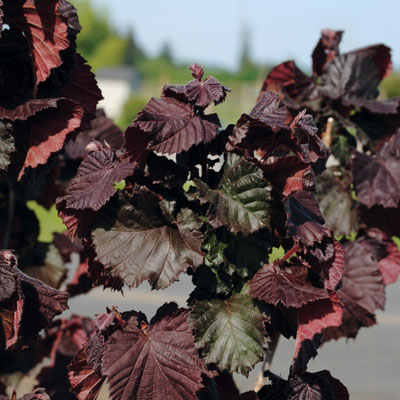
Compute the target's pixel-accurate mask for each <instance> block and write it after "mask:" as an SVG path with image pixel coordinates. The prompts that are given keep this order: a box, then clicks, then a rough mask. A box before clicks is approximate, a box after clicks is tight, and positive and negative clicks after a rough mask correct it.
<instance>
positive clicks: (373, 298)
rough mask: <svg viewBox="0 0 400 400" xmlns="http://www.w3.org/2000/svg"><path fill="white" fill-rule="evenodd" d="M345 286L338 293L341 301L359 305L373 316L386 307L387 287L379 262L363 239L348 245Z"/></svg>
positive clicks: (346, 247)
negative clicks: (376, 311) (377, 310)
mask: <svg viewBox="0 0 400 400" xmlns="http://www.w3.org/2000/svg"><path fill="white" fill-rule="evenodd" d="M344 249H345V267H344V277H343V286H342V288H341V289H340V290H339V291H338V294H339V297H340V299H341V300H342V301H343V302H344V303H345V304H346V303H347V302H348V301H351V302H355V303H357V304H358V305H359V306H360V307H362V308H364V309H365V310H367V311H368V312H369V313H371V314H373V313H374V312H375V310H376V309H378V308H379V309H381V310H383V308H384V306H385V286H384V284H383V279H382V275H381V273H380V269H379V264H378V260H377V259H376V257H375V254H374V253H373V251H371V249H370V247H369V244H368V241H366V240H365V238H363V237H361V238H359V239H357V240H355V241H354V242H349V243H346V245H345V246H344Z"/></svg>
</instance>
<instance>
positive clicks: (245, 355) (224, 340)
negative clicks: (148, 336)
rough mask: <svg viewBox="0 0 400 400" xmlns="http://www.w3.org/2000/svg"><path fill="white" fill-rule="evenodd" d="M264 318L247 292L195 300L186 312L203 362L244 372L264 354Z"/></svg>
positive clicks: (221, 368) (230, 370)
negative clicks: (188, 313)
mask: <svg viewBox="0 0 400 400" xmlns="http://www.w3.org/2000/svg"><path fill="white" fill-rule="evenodd" d="M264 320H265V317H264V316H263V315H262V314H261V312H260V311H259V310H258V309H257V308H256V307H255V306H254V305H253V299H252V298H251V296H249V295H247V294H233V295H232V296H231V297H230V298H229V299H226V300H220V299H213V300H202V301H198V302H196V303H195V304H194V305H193V307H192V311H191V313H190V323H191V325H192V327H193V328H194V329H195V332H196V333H195V343H196V347H197V348H199V349H200V350H201V352H202V354H203V357H204V360H205V361H206V363H208V364H210V363H215V364H216V365H217V367H218V368H219V369H220V370H221V371H223V370H225V369H226V370H228V371H229V372H239V373H242V374H244V375H246V376H247V375H248V373H249V371H250V370H251V369H252V367H253V366H254V365H255V364H256V363H257V362H258V361H261V360H262V357H263V355H264V341H265V338H264V327H263V322H264Z"/></svg>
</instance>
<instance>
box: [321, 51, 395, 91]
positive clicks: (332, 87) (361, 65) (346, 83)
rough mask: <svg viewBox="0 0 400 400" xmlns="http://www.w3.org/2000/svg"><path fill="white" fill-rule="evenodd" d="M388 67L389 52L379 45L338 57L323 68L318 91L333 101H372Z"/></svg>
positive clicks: (389, 69) (389, 68)
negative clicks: (352, 99) (353, 99)
mask: <svg viewBox="0 0 400 400" xmlns="http://www.w3.org/2000/svg"><path fill="white" fill-rule="evenodd" d="M391 68H392V67H391V58H390V49H389V48H388V47H386V46H384V45H382V44H379V45H376V46H370V47H365V48H362V49H359V50H354V51H351V52H349V53H345V54H341V55H339V56H337V57H335V58H334V59H333V60H332V61H331V62H330V63H329V64H328V66H327V67H326V69H325V72H324V74H323V75H322V84H321V92H322V93H323V94H324V95H326V96H328V97H330V98H333V99H338V98H340V97H363V98H367V99H374V98H376V97H377V96H378V93H379V92H378V89H377V88H378V85H379V83H380V81H381V80H382V79H383V78H384V77H385V76H386V75H387V74H388V73H389V72H390V71H391Z"/></svg>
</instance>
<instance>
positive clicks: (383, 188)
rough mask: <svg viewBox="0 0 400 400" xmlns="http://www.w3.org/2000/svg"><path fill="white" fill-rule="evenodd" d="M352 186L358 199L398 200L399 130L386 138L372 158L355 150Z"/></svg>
mask: <svg viewBox="0 0 400 400" xmlns="http://www.w3.org/2000/svg"><path fill="white" fill-rule="evenodd" d="M353 176H354V187H355V189H356V192H357V195H358V200H359V201H360V202H361V203H363V204H365V205H366V206H367V207H368V208H370V207H372V206H374V205H381V206H383V207H397V204H398V203H399V201H400V131H398V132H397V133H396V135H395V136H393V137H392V138H391V140H390V141H388V142H386V143H385V144H384V145H383V146H382V148H381V149H380V150H379V152H378V153H377V155H376V157H375V158H371V157H369V156H367V155H366V154H363V153H359V152H355V155H354V159H353Z"/></svg>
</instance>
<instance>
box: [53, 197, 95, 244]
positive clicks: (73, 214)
mask: <svg viewBox="0 0 400 400" xmlns="http://www.w3.org/2000/svg"><path fill="white" fill-rule="evenodd" d="M56 207H57V211H58V216H59V217H60V218H61V219H62V221H63V222H64V225H65V226H66V227H67V229H68V232H69V234H70V236H71V238H75V237H77V238H85V237H87V236H88V234H89V229H90V227H91V226H92V224H93V221H94V218H95V216H96V213H95V212H94V211H93V210H91V209H85V210H74V209H71V208H67V206H66V201H65V199H64V198H63V197H61V198H58V199H57V202H56Z"/></svg>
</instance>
